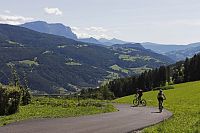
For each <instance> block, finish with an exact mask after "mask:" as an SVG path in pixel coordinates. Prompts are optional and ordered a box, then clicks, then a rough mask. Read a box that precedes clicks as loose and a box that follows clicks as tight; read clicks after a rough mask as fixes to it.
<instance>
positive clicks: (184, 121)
mask: <svg viewBox="0 0 200 133" xmlns="http://www.w3.org/2000/svg"><path fill="white" fill-rule="evenodd" d="M174 88H175V89H172V90H164V93H165V95H166V97H167V100H166V101H164V107H165V108H166V109H168V110H169V111H171V112H172V113H173V118H172V119H169V120H167V121H164V122H162V123H160V124H157V125H155V126H152V127H148V128H146V129H144V130H143V132H144V133H200V81H196V82H188V83H183V84H177V85H174ZM157 93H158V91H151V92H147V93H144V96H143V98H145V99H146V100H147V105H148V106H158V105H157V104H158V103H157V99H156V96H157ZM132 100H133V96H126V97H122V98H119V99H116V100H115V102H117V103H130V104H132Z"/></svg>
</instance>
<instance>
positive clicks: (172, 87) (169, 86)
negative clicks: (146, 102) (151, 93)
mask: <svg viewBox="0 0 200 133" xmlns="http://www.w3.org/2000/svg"><path fill="white" fill-rule="evenodd" d="M160 89H162V90H170V89H174V86H172V85H168V86H163V87H156V88H154V89H153V90H160Z"/></svg>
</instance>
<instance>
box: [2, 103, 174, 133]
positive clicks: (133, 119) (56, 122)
mask: <svg viewBox="0 0 200 133" xmlns="http://www.w3.org/2000/svg"><path fill="white" fill-rule="evenodd" d="M116 107H117V108H118V109H119V111H118V112H113V113H105V114H98V115H91V116H81V117H70V118H53V119H36V120H25V121H21V122H16V123H12V124H8V125H6V126H3V127H0V133H127V132H129V133H130V132H134V131H137V130H140V129H142V128H144V127H147V126H150V125H154V124H156V123H159V122H161V121H163V120H165V119H168V118H169V117H170V116H172V113H171V112H169V111H167V110H163V112H162V113H159V112H158V109H157V108H152V107H131V106H130V105H116Z"/></svg>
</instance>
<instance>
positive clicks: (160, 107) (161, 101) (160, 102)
mask: <svg viewBox="0 0 200 133" xmlns="http://www.w3.org/2000/svg"><path fill="white" fill-rule="evenodd" d="M163 100H166V99H163ZM163 100H159V105H158V109H159V111H160V113H161V112H162V111H163Z"/></svg>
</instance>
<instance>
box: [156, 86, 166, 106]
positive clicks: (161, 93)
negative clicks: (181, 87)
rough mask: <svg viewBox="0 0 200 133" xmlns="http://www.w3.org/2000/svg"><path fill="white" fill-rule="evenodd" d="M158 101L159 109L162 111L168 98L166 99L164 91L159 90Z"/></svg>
mask: <svg viewBox="0 0 200 133" xmlns="http://www.w3.org/2000/svg"><path fill="white" fill-rule="evenodd" d="M157 99H158V106H159V109H160V107H162V108H163V106H162V104H163V100H166V97H165V94H164V93H163V91H162V89H160V90H159V92H158V95H157Z"/></svg>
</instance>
